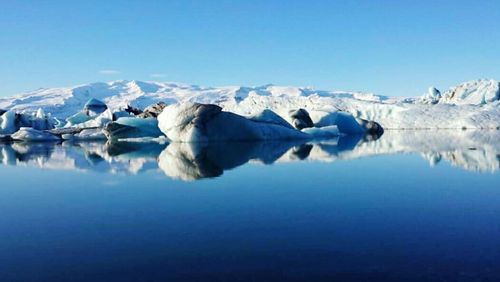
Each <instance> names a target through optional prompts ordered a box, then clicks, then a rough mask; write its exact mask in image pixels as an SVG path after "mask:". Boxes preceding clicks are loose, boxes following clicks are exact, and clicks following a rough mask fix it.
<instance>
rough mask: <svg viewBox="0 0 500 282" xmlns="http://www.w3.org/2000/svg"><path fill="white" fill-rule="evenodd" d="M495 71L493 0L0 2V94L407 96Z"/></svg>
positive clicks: (499, 40)
mask: <svg viewBox="0 0 500 282" xmlns="http://www.w3.org/2000/svg"><path fill="white" fill-rule="evenodd" d="M477 78H495V79H500V1H484V2H482V1H396V0H394V1H376V0H373V1H368V0H367V1H290V0H282V1H277V0H276V1H273V0H262V1H260V0H257V1H255V0H254V1H221V0H217V1H209V0H205V1H203V0H201V1H187V0H186V1H133V0H130V1H111V0H106V1H89V0H87V1H67V0H64V1H22V0H0V96H5V95H12V94H15V93H18V92H22V91H27V90H33V89H36V88H39V87H55V86H71V85H75V84H81V83H88V82H95V81H111V80H117V79H137V80H160V81H179V82H187V83H194V84H201V85H206V86H220V85H249V86H252V85H262V84H267V83H273V84H280V85H295V86H314V87H316V88H318V89H335V90H360V91H371V92H374V93H376V94H381V95H396V96H406V95H418V94H421V93H422V92H424V91H425V89H426V88H427V87H428V86H431V85H434V86H437V87H439V88H447V87H449V86H452V85H454V84H457V83H459V82H462V81H465V80H470V79H477Z"/></svg>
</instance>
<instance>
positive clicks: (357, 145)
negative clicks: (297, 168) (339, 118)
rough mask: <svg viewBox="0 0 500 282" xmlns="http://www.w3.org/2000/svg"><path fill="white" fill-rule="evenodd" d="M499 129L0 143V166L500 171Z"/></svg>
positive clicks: (191, 172)
mask: <svg viewBox="0 0 500 282" xmlns="http://www.w3.org/2000/svg"><path fill="white" fill-rule="evenodd" d="M498 140H500V131H498V130H493V131H455V130H453V131H452V130H449V131H448V130H437V131H430V130H420V131H387V132H386V133H385V134H384V135H383V136H382V137H381V138H380V139H378V140H364V139H362V137H358V136H348V137H339V138H337V139H329V140H321V141H317V142H304V141H286V142H283V141H280V142H277V141H273V142H233V143H205V144H200V143H171V144H159V143H154V142H151V143H140V142H112V143H102V142H64V143H60V144H58V143H0V163H2V164H4V165H16V166H32V167H40V168H48V169H65V170H77V171H96V172H105V173H116V174H137V173H142V172H145V171H151V170H152V171H157V172H159V173H163V174H165V175H166V176H168V177H171V178H175V179H181V180H188V181H189V180H197V179H203V178H210V177H218V176H221V175H222V174H223V173H224V171H226V170H230V169H233V168H235V167H238V166H241V165H244V164H246V163H248V162H257V163H262V164H273V163H283V162H296V161H321V162H333V161H339V160H350V159H357V158H362V157H368V156H376V155H387V154H408V153H411V154H420V155H421V156H422V157H423V158H425V159H426V160H428V161H429V164H430V166H435V165H437V164H439V163H440V162H443V161H444V162H448V163H450V164H451V165H453V166H455V167H460V168H462V169H465V170H470V171H476V172H497V171H499V170H500V144H499V142H498Z"/></svg>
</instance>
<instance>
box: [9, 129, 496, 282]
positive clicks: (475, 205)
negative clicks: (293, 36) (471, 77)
mask: <svg viewBox="0 0 500 282" xmlns="http://www.w3.org/2000/svg"><path fill="white" fill-rule="evenodd" d="M499 141H500V134H499V133H498V131H493V132H470V131H467V132H449V131H440V132H426V131H425V132H388V133H386V134H385V135H384V136H383V137H382V138H381V139H379V140H376V141H363V140H360V139H359V138H347V139H346V138H342V139H340V140H323V141H321V142H310V143H307V144H300V143H290V142H285V143H283V142H282V143H239V144H214V145H210V146H205V145H203V146H202V145H194V144H169V145H167V144H163V145H161V144H138V143H119V144H102V143H80V144H22V143H15V144H0V152H1V154H0V156H1V157H0V162H1V163H2V164H3V165H2V166H0V180H1V185H0V280H1V281H499V280H500V268H499V265H500V173H499V169H500V166H499V163H500V144H498V143H499Z"/></svg>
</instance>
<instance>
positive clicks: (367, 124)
mask: <svg viewBox="0 0 500 282" xmlns="http://www.w3.org/2000/svg"><path fill="white" fill-rule="evenodd" d="M358 122H359V123H360V124H361V126H363V127H364V128H365V129H366V136H367V137H369V138H368V139H369V140H377V139H378V138H380V136H382V135H383V134H384V128H382V126H381V125H380V124H379V123H378V122H375V121H371V120H365V119H358Z"/></svg>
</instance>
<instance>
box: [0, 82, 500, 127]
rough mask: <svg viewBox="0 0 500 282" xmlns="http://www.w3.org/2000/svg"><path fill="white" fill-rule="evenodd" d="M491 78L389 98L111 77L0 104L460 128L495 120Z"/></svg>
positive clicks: (59, 110) (499, 119)
mask: <svg viewBox="0 0 500 282" xmlns="http://www.w3.org/2000/svg"><path fill="white" fill-rule="evenodd" d="M499 88H500V87H499V82H498V81H495V80H475V81H470V82H465V83H463V84H460V85H458V86H455V87H451V88H450V89H449V90H447V91H445V92H443V93H441V92H440V91H439V90H437V89H435V88H431V89H429V92H428V93H425V94H424V95H423V96H422V97H412V98H390V97H385V96H378V95H374V94H371V93H362V92H342V91H322V90H315V89H312V88H302V87H283V86H274V85H264V86H259V87H242V86H241V87H240V86H228V87H201V86H196V85H187V84H179V83H160V82H141V81H114V82H109V83H92V84H87V85H81V86H77V87H69V88H48V89H39V90H35V91H31V92H27V93H23V94H20V95H17V96H14V97H8V98H0V109H3V110H14V111H16V112H36V111H37V110H38V109H39V108H41V109H43V110H44V111H45V113H51V114H52V116H54V117H57V118H60V119H64V118H67V117H69V116H72V115H74V114H75V113H77V112H79V111H80V110H81V109H82V108H83V107H84V106H85V104H86V103H87V102H88V101H89V100H90V99H92V98H94V99H97V100H100V101H103V102H105V103H106V105H107V106H108V107H109V109H110V110H111V112H119V111H120V110H122V109H125V108H126V107H127V106H129V105H130V106H133V107H136V108H140V109H144V108H146V107H147V106H150V105H152V104H155V103H158V102H161V101H162V102H165V103H167V104H174V103H185V102H192V103H207V104H215V105H218V106H220V107H222V109H223V110H224V111H228V112H233V113H236V114H239V115H243V116H252V115H256V114H258V113H260V112H261V111H263V110H265V109H270V110H272V111H274V112H276V113H277V114H279V115H280V116H281V117H283V118H284V119H286V120H287V121H288V122H291V121H290V119H289V117H288V115H289V112H290V111H293V110H297V109H299V108H303V109H306V110H307V111H308V112H309V113H310V115H311V118H312V120H313V121H314V122H315V123H317V122H318V121H320V120H321V119H322V118H324V117H325V116H327V115H328V114H331V113H332V112H336V111H345V112H349V113H351V114H352V115H353V116H354V117H356V118H362V119H366V120H373V121H376V122H378V123H380V124H381V125H382V127H383V128H385V129H438V128H443V129H444V128H446V129H462V128H489V129H497V128H499V126H500V90H499Z"/></svg>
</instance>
